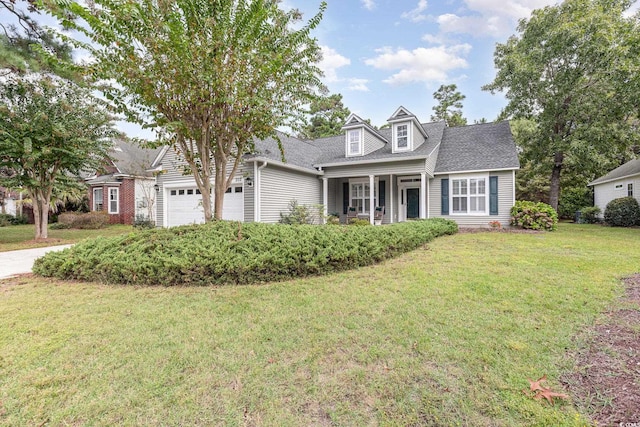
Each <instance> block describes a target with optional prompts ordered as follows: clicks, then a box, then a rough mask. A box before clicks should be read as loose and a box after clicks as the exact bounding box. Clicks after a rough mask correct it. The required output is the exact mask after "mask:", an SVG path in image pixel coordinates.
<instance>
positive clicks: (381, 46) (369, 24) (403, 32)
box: [283, 0, 557, 126]
mask: <svg viewBox="0 0 640 427" xmlns="http://www.w3.org/2000/svg"><path fill="white" fill-rule="evenodd" d="M327 3H328V6H327V10H326V12H325V14H324V18H323V20H322V22H321V24H320V26H319V28H318V29H317V31H316V32H315V33H314V34H315V36H316V37H317V39H318V41H319V43H320V45H321V46H322V49H323V54H324V59H323V61H322V63H321V68H322V69H323V71H324V72H325V78H324V82H325V84H326V85H327V86H328V88H329V90H330V92H331V93H341V94H342V95H343V98H344V103H345V105H346V106H347V107H348V108H349V109H350V110H351V111H352V112H354V113H356V114H358V115H360V116H361V117H362V118H365V119H366V118H370V119H371V122H372V123H373V124H374V125H377V126H380V125H382V124H384V123H385V122H386V120H387V118H389V117H390V116H391V114H393V112H394V111H395V110H396V109H397V107H399V106H400V105H402V106H404V107H406V108H407V109H408V110H410V111H411V112H412V113H414V114H415V115H416V116H417V117H418V119H420V120H421V121H422V122H427V121H430V116H431V113H432V112H433V110H432V107H433V106H434V105H435V101H434V99H433V92H435V91H436V90H437V89H438V87H440V85H442V84H452V83H455V84H456V85H457V86H458V90H459V91H460V92H461V93H462V94H464V95H465V96H466V99H465V100H464V102H463V104H464V109H463V114H464V116H465V117H466V118H467V120H468V122H469V123H473V122H474V120H479V119H480V118H483V117H484V118H486V119H487V120H489V121H493V120H495V119H496V117H497V115H498V114H499V113H500V111H501V109H502V108H503V107H504V106H505V103H506V102H505V99H504V97H503V96H502V95H500V94H497V95H491V94H490V93H489V92H484V91H482V90H481V89H480V88H481V86H482V85H484V84H486V83H489V82H491V81H492V80H493V78H494V76H495V69H494V65H493V52H494V49H495V44H496V43H503V42H505V41H506V40H507V38H508V37H509V36H510V35H512V34H514V33H515V31H516V26H517V23H518V20H519V19H521V18H526V17H529V16H530V14H531V11H532V10H533V9H536V8H540V7H544V6H547V5H552V4H556V3H557V2H556V1H554V0H440V1H436V0H327ZM319 5H320V0H284V1H283V6H284V7H285V8H290V7H296V8H298V9H300V10H301V11H302V12H303V13H304V16H305V18H307V19H309V18H310V17H311V16H312V15H313V14H314V13H315V12H317V10H318V8H319Z"/></svg>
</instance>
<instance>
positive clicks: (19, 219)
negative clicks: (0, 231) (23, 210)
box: [0, 213, 28, 227]
mask: <svg viewBox="0 0 640 427" xmlns="http://www.w3.org/2000/svg"><path fill="white" fill-rule="evenodd" d="M27 223H28V220H27V217H26V216H25V215H17V216H13V215H11V214H7V213H4V214H3V213H0V227H6V226H7V225H22V224H27Z"/></svg>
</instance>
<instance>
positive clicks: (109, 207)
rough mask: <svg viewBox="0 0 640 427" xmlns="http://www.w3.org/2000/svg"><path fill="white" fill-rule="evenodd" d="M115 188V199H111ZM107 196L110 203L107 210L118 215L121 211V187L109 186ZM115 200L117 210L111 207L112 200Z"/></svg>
mask: <svg viewBox="0 0 640 427" xmlns="http://www.w3.org/2000/svg"><path fill="white" fill-rule="evenodd" d="M113 190H115V195H116V197H115V199H113V200H112V199H111V192H112V191H113ZM107 196H108V197H107V199H108V200H107V203H108V206H107V209H108V210H107V212H108V213H109V214H110V215H116V214H119V213H120V188H118V187H109V188H107ZM113 201H115V202H116V208H115V210H112V209H111V202H113Z"/></svg>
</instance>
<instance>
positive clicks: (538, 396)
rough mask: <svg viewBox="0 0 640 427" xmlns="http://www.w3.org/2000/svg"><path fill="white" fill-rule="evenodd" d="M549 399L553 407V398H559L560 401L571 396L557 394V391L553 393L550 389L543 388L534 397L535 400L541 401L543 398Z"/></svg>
mask: <svg viewBox="0 0 640 427" xmlns="http://www.w3.org/2000/svg"><path fill="white" fill-rule="evenodd" d="M543 397H544V398H545V399H547V401H548V402H549V403H551V404H552V405H553V398H554V397H557V398H558V399H568V398H569V396H568V395H566V394H563V393H556V392H555V391H551V389H550V388H543V389H542V390H538V391H537V392H536V395H535V396H533V398H534V399H536V400H539V399H542V398H543Z"/></svg>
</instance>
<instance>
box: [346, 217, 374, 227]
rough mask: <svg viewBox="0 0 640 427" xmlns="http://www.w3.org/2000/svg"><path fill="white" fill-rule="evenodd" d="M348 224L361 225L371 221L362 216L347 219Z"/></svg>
mask: <svg viewBox="0 0 640 427" xmlns="http://www.w3.org/2000/svg"><path fill="white" fill-rule="evenodd" d="M349 225H357V226H363V225H371V223H370V222H369V220H368V219H364V218H351V219H350V220H349Z"/></svg>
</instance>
